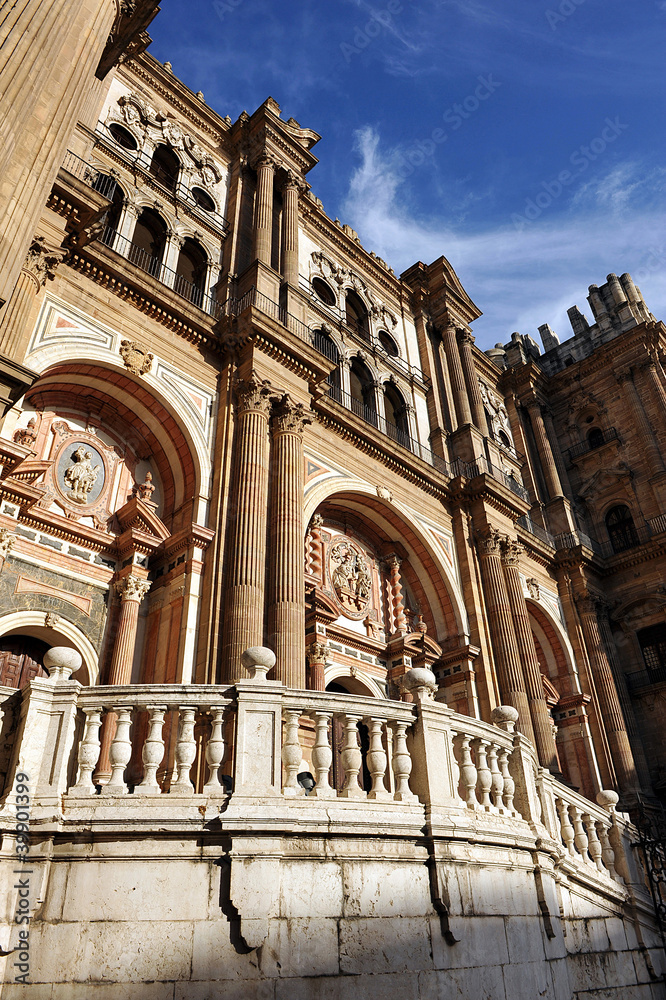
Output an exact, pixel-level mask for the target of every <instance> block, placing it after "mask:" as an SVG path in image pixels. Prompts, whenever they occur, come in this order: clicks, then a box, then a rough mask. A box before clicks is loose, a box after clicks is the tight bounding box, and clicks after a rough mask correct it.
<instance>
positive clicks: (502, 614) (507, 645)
mask: <svg viewBox="0 0 666 1000" xmlns="http://www.w3.org/2000/svg"><path fill="white" fill-rule="evenodd" d="M500 541H501V540H500V533H499V531H498V529H497V528H487V529H486V530H485V531H484V532H483V533H482V534H479V535H478V536H477V547H478V552H479V561H480V564H481V579H482V581H483V591H484V597H485V603H486V610H487V612H488V631H489V632H490V637H491V639H492V644H493V651H494V653H495V665H496V667H497V681H498V684H499V693H500V698H501V703H502V704H503V705H511V706H512V707H513V708H515V709H517V711H518V723H517V726H518V730H519V732H521V733H522V734H523V735H524V736H527V738H528V739H529V740H531V741H532V743H535V742H536V740H535V737H534V730H533V728H532V717H531V715H530V708H529V701H528V698H527V692H526V690H525V682H524V680H523V674H522V670H521V666H520V653H519V652H518V643H517V640H516V633H515V631H514V627H513V619H512V616H511V608H510V605H509V597H508V594H507V591H506V584H505V582H504V573H503V571H502V561H501V558H500Z"/></svg>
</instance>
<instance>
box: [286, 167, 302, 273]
mask: <svg viewBox="0 0 666 1000" xmlns="http://www.w3.org/2000/svg"><path fill="white" fill-rule="evenodd" d="M299 187H300V180H299V178H298V177H297V175H296V174H295V173H294V172H293V171H292V170H289V171H287V180H286V183H285V185H284V189H283V191H282V198H283V202H282V210H283V234H282V277H283V278H284V280H285V281H286V283H287V284H288V285H292V286H293V287H294V288H298V272H299V265H298V191H299Z"/></svg>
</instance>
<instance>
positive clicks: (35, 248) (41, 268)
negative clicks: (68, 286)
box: [0, 236, 65, 357]
mask: <svg viewBox="0 0 666 1000" xmlns="http://www.w3.org/2000/svg"><path fill="white" fill-rule="evenodd" d="M64 256H65V251H64V250H62V249H61V248H60V247H50V246H49V245H48V243H47V242H46V240H44V239H42V238H41V237H39V236H37V237H35V239H34V240H33V241H32V243H31V244H30V249H29V250H28V253H27V256H26V258H25V261H24V263H23V267H22V268H21V271H20V273H19V276H18V280H17V282H16V285H15V286H14V291H13V292H12V294H11V296H10V298H9V301H8V303H7V305H6V306H5V308H4V310H3V312H2V318H1V321H0V350H2V352H3V353H4V354H6V355H8V356H9V357H18V356H19V355H21V356H22V355H23V353H24V348H25V346H26V342H27V340H28V337H29V336H30V333H31V332H32V329H31V328H32V322H31V318H32V313H33V310H34V309H35V306H36V302H37V296H38V295H39V293H40V291H41V289H42V287H43V286H44V285H45V284H46V282H47V280H48V279H50V278H53V276H54V274H55V271H56V268H57V266H58V264H60V262H61V261H62V259H63V257H64Z"/></svg>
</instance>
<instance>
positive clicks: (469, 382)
mask: <svg viewBox="0 0 666 1000" xmlns="http://www.w3.org/2000/svg"><path fill="white" fill-rule="evenodd" d="M458 344H459V348H460V361H461V363H462V369H463V374H464V378H465V384H466V386H467V393H468V397H469V402H470V407H471V411H472V420H473V422H474V424H475V426H476V428H477V429H478V430H480V431H481V433H482V434H483V436H484V437H486V436H487V435H488V425H487V422H486V411H485V409H484V406H483V399H482V397H481V389H480V388H479V379H478V377H477V374H476V365H475V364H474V354H473V352H472V345H473V344H474V337H473V336H472V334H471V333H470V331H469V330H459V331H458Z"/></svg>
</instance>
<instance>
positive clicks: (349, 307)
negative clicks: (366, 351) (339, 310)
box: [345, 290, 370, 341]
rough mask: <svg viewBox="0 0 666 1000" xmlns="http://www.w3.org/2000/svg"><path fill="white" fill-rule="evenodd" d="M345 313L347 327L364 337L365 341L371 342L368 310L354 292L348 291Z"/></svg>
mask: <svg viewBox="0 0 666 1000" xmlns="http://www.w3.org/2000/svg"><path fill="white" fill-rule="evenodd" d="M345 313H346V316H345V318H346V320H347V325H348V326H350V327H351V328H352V330H353V331H354V332H355V333H357V334H358V335H359V337H363V339H364V340H368V341H369V340H370V324H369V322H368V310H367V309H366V308H365V305H364V303H363V301H362V300H361V298H360V297H359V296H358V295H357V294H356V292H354V291H351V290H350V291H348V292H347V295H346V298H345Z"/></svg>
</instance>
